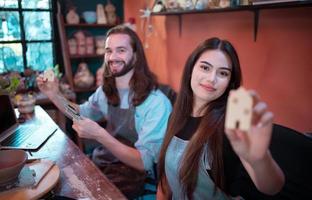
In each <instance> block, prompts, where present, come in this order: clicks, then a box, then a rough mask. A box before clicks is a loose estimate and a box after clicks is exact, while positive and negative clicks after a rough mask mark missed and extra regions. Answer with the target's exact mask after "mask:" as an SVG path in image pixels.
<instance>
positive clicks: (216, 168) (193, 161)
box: [157, 38, 285, 200]
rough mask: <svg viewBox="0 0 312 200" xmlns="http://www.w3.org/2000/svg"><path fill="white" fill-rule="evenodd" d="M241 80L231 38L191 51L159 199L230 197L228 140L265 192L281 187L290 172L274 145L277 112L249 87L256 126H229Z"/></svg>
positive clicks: (163, 156) (162, 162)
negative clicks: (230, 104)
mask: <svg viewBox="0 0 312 200" xmlns="http://www.w3.org/2000/svg"><path fill="white" fill-rule="evenodd" d="M240 83H241V69H240V64H239V59H238V56H237V53H236V51H235V49H234V48H233V46H232V45H231V44H230V43H229V42H228V41H225V40H220V39H218V38H211V39H208V40H206V41H204V42H203V43H202V44H200V45H199V46H198V47H197V48H196V49H195V50H194V51H193V53H192V54H191V55H190V57H189V58H188V60H187V62H186V65H185V68H184V72H183V77H182V81H181V87H180V92H179V95H178V98H177V101H176V103H175V106H174V109H173V112H172V114H171V117H170V121H169V125H168V129H167V133H166V136H165V139H164V142H163V145H162V149H161V152H160V158H159V178H160V184H159V186H158V191H157V198H158V199H178V200H180V199H228V198H230V197H229V195H228V193H227V192H228V188H227V178H228V177H227V174H226V173H225V171H224V156H225V155H223V154H224V152H225V151H224V146H225V143H226V142H228V140H229V143H230V144H231V147H232V148H233V150H234V152H235V153H236V155H237V156H238V157H239V160H240V161H239V160H238V162H241V163H242V165H243V166H244V168H245V170H246V171H247V172H248V174H249V176H250V178H251V180H252V182H253V183H254V184H255V186H256V187H257V189H258V190H259V191H260V192H262V193H264V194H269V195H272V194H275V193H277V192H278V191H280V190H281V188H282V186H283V184H284V181H285V180H284V179H285V178H284V174H283V172H282V171H281V169H280V168H279V166H278V165H277V164H276V162H275V161H274V159H273V158H272V157H271V154H270V151H269V150H268V146H269V143H270V138H271V132H272V120H273V114H272V113H271V112H269V111H268V109H267V106H266V104H265V103H264V102H262V101H261V100H260V99H259V97H258V96H257V94H256V93H255V92H253V91H249V92H250V94H251V95H252V96H253V98H254V106H253V121H252V125H251V129H250V131H248V132H241V131H239V130H225V128H224V119H225V111H226V103H227V98H228V95H229V92H230V90H232V89H236V88H238V87H239V86H240ZM224 135H226V136H224ZM225 141H226V142H225ZM234 152H233V151H232V153H233V154H234ZM227 153H229V151H227ZM230 167H231V166H230ZM233 170H234V169H233Z"/></svg>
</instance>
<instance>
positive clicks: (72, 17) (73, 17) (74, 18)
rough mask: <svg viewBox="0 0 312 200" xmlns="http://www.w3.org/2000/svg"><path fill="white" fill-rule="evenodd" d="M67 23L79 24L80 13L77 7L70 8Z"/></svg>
mask: <svg viewBox="0 0 312 200" xmlns="http://www.w3.org/2000/svg"><path fill="white" fill-rule="evenodd" d="M66 23H67V24H79V15H78V14H77V13H76V9H75V8H71V9H69V11H68V13H67V14H66Z"/></svg>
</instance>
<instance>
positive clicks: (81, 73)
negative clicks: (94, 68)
mask: <svg viewBox="0 0 312 200" xmlns="http://www.w3.org/2000/svg"><path fill="white" fill-rule="evenodd" d="M93 83H94V76H93V75H92V74H91V72H90V70H89V68H88V65H87V63H84V62H82V63H80V64H79V65H78V69H77V72H76V74H75V76H74V84H75V86H76V87H78V88H82V89H87V88H90V87H92V85H93Z"/></svg>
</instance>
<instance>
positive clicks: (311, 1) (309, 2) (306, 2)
mask: <svg viewBox="0 0 312 200" xmlns="http://www.w3.org/2000/svg"><path fill="white" fill-rule="evenodd" d="M296 7H312V0H302V1H291V2H279V3H269V4H259V5H245V6H243V5H242V6H235V7H228V8H209V9H205V10H181V11H165V12H157V13H154V12H152V13H151V15H152V16H178V17H179V35H181V32H182V15H189V14H207V13H223V12H238V11H251V12H253V13H254V41H256V40H257V33H258V24H259V12H260V10H264V9H280V8H296Z"/></svg>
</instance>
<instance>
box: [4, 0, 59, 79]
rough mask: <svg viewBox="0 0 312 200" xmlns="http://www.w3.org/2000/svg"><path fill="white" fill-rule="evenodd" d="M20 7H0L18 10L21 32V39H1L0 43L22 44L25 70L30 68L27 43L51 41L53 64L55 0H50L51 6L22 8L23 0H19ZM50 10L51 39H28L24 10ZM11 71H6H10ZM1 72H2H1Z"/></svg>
mask: <svg viewBox="0 0 312 200" xmlns="http://www.w3.org/2000/svg"><path fill="white" fill-rule="evenodd" d="M17 2H18V7H17V8H0V11H4V12H18V13H19V26H20V32H21V35H20V36H21V39H20V40H4V41H0V44H12V43H18V44H21V46H22V52H23V56H22V57H23V71H25V69H27V68H28V66H27V44H31V43H51V45H52V57H53V58H52V63H53V66H54V65H55V63H56V50H55V49H56V45H55V43H56V39H55V38H56V37H55V16H54V15H55V14H54V10H55V2H54V0H49V4H50V8H22V0H17ZM41 11H45V12H49V13H50V22H51V39H50V40H26V34H25V28H24V16H23V13H24V12H41ZM9 72H10V71H7V72H4V73H9ZM0 74H1V72H0Z"/></svg>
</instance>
